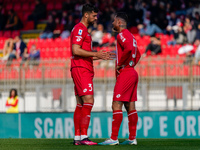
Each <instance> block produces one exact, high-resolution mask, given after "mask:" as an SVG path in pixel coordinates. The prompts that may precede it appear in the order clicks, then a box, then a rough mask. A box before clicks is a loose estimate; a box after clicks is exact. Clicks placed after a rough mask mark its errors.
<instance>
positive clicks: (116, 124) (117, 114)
mask: <svg viewBox="0 0 200 150" xmlns="http://www.w3.org/2000/svg"><path fill="white" fill-rule="evenodd" d="M122 119H123V114H122V110H114V111H113V121H112V134H111V139H113V140H117V137H118V132H119V128H120V125H121V122H122Z"/></svg>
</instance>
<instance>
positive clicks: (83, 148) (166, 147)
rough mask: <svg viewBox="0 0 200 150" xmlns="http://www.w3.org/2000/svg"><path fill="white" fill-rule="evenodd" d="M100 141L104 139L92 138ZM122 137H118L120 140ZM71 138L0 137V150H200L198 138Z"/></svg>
mask: <svg viewBox="0 0 200 150" xmlns="http://www.w3.org/2000/svg"><path fill="white" fill-rule="evenodd" d="M92 140H93V141H94V142H102V141H104V140H105V139H92ZM123 140H124V139H119V141H120V142H122V141H123ZM72 141H73V140H72V139H0V150H200V139H138V140H137V141H138V145H136V146H135V145H115V146H100V145H96V146H87V145H79V146H74V145H72Z"/></svg>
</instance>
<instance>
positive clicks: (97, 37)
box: [91, 24, 103, 47]
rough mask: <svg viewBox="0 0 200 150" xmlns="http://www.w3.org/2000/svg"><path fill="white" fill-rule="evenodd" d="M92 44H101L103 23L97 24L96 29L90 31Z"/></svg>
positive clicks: (95, 45)
mask: <svg viewBox="0 0 200 150" xmlns="http://www.w3.org/2000/svg"><path fill="white" fill-rule="evenodd" d="M91 35H92V46H94V47H97V46H100V45H101V44H102V37H103V25H102V24H98V25H97V30H93V31H92V33H91Z"/></svg>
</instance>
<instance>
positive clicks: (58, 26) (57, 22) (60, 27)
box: [53, 18, 64, 38]
mask: <svg viewBox="0 0 200 150" xmlns="http://www.w3.org/2000/svg"><path fill="white" fill-rule="evenodd" d="M55 26H56V27H55V29H54V31H53V38H58V37H59V36H60V34H61V33H62V32H63V30H64V25H63V24H61V23H60V20H59V18H56V19H55Z"/></svg>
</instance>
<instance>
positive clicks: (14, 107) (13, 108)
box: [6, 89, 19, 113]
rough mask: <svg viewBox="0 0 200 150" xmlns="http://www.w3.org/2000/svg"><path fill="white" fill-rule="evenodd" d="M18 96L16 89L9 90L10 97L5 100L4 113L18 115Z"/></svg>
mask: <svg viewBox="0 0 200 150" xmlns="http://www.w3.org/2000/svg"><path fill="white" fill-rule="evenodd" d="M18 101H19V100H18V95H17V90H16V89H11V90H10V95H9V97H8V98H7V100H6V107H7V110H6V113H18V112H19V109H18Z"/></svg>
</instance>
